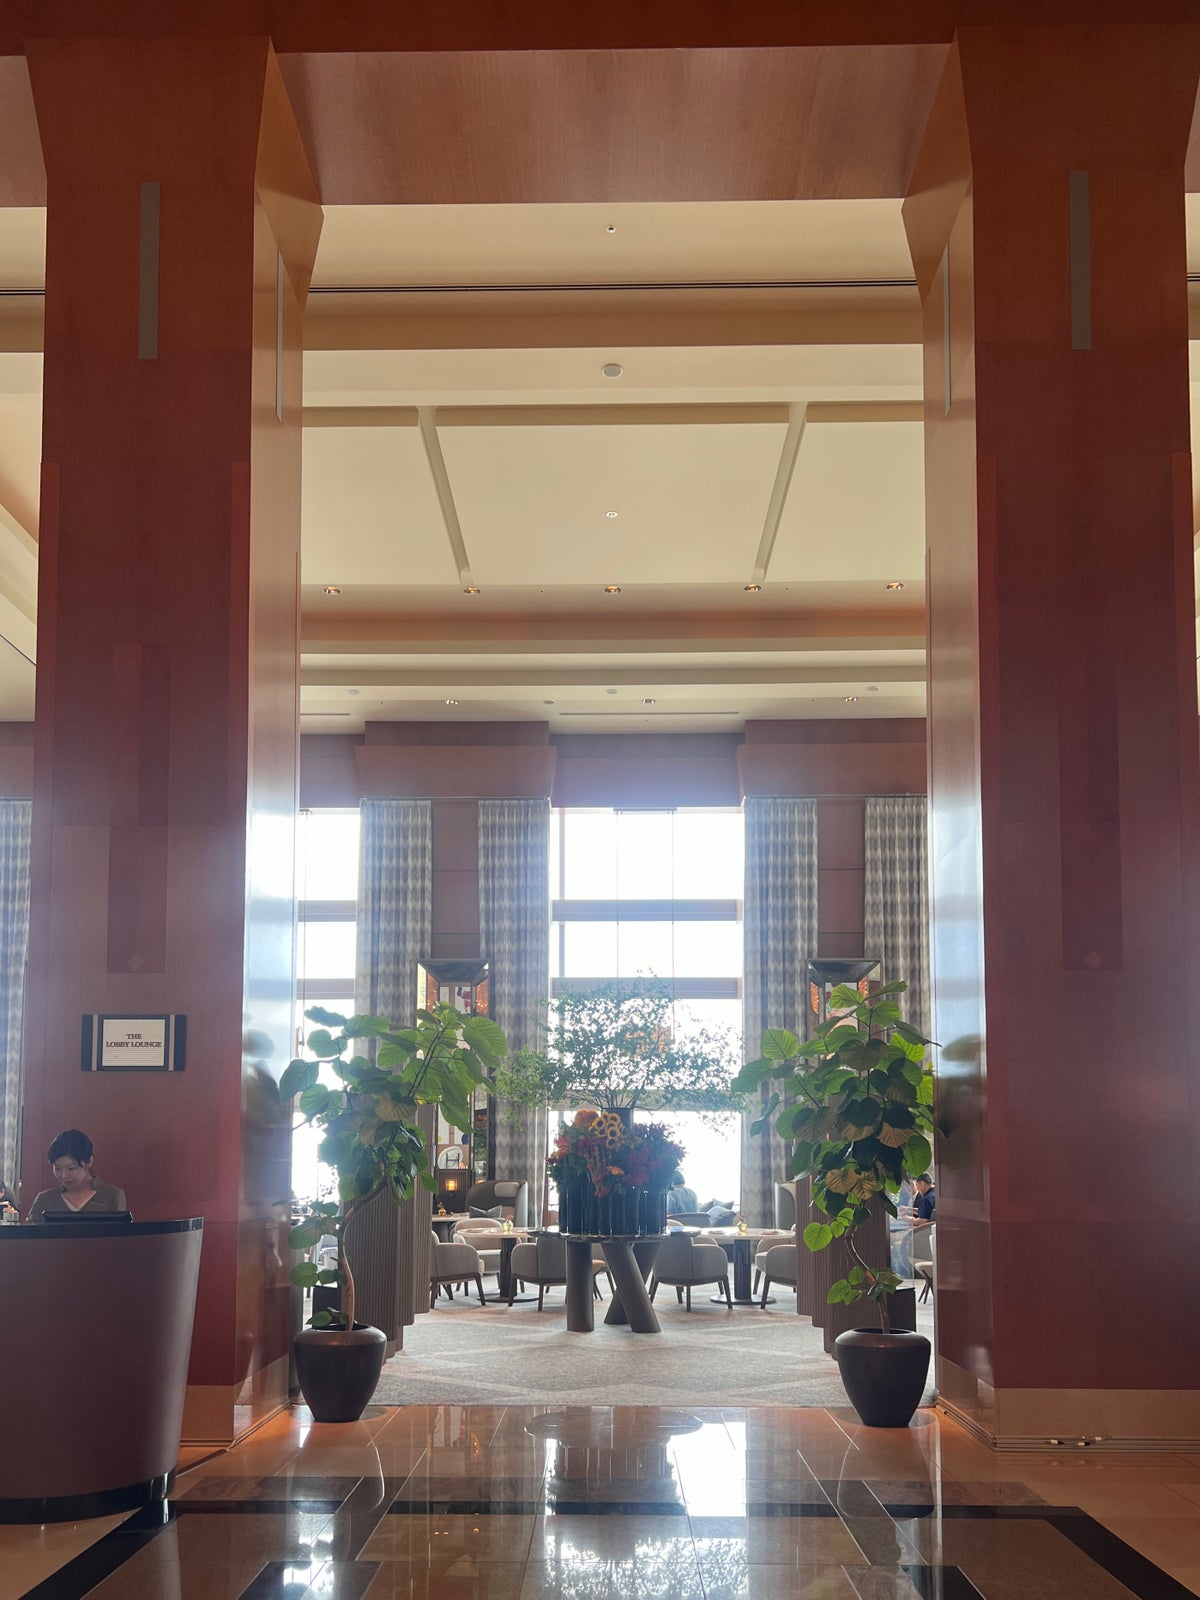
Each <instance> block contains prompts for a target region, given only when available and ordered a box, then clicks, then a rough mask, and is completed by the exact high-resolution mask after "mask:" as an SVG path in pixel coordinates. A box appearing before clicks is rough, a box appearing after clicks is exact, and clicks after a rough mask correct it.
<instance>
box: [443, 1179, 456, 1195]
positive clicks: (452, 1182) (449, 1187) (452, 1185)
mask: <svg viewBox="0 0 1200 1600" xmlns="http://www.w3.org/2000/svg"><path fill="white" fill-rule="evenodd" d="M444 1182H445V1186H446V1191H447V1193H449V1194H453V1193H454V1191H455V1190H456V1189H457V1188H458V1182H459V1180H458V1179H457V1178H446V1179H445V1180H444Z"/></svg>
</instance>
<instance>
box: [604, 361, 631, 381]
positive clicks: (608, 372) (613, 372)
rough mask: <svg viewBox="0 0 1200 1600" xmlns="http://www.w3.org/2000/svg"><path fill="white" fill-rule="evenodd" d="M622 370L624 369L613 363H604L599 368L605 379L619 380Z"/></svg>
mask: <svg viewBox="0 0 1200 1600" xmlns="http://www.w3.org/2000/svg"><path fill="white" fill-rule="evenodd" d="M624 370H625V369H624V367H621V366H618V365H617V363H616V362H615V361H606V362H605V363H604V365H603V366H602V367H601V368H600V371H601V372H602V373H603V374H604V376H605V377H606V378H619V377H620V376H621V374H622V372H623V371H624Z"/></svg>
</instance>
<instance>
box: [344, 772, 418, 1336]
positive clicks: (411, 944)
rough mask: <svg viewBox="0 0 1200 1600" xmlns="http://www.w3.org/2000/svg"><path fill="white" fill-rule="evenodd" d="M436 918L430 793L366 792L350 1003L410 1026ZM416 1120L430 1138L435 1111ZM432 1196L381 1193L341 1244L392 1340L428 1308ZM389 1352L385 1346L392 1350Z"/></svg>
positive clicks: (369, 1307) (362, 1302) (368, 1318)
mask: <svg viewBox="0 0 1200 1600" xmlns="http://www.w3.org/2000/svg"><path fill="white" fill-rule="evenodd" d="M432 925H433V825H432V811H431V807H430V804H429V801H428V800H364V801H363V802H362V833H361V840H360V844H359V868H358V930H357V932H358V938H357V955H356V958H355V978H354V1005H355V1010H356V1011H358V1012H359V1013H360V1014H365V1015H367V1016H379V1017H386V1018H387V1019H388V1021H389V1022H397V1023H400V1024H401V1025H402V1026H409V1025H411V1023H412V1021H413V1020H414V1013H415V1012H416V1009H417V962H418V961H420V960H421V959H422V958H423V957H425V956H428V955H429V954H430V953H431V951H430V939H431V937H432ZM419 1120H420V1123H421V1126H422V1127H423V1128H424V1129H425V1132H426V1135H427V1136H428V1138H429V1141H430V1150H431V1151H432V1140H433V1131H434V1114H433V1111H432V1110H429V1111H428V1112H427V1113H422V1114H421V1117H420V1119H419ZM432 1214H433V1197H432V1196H431V1195H430V1194H429V1192H428V1191H427V1190H425V1189H423V1188H422V1187H421V1186H420V1185H419V1184H418V1186H417V1188H416V1189H415V1190H414V1193H413V1197H412V1199H411V1200H408V1201H406V1202H405V1204H404V1205H403V1206H402V1207H401V1208H400V1209H399V1210H397V1208H396V1206H395V1204H394V1202H393V1200H392V1197H391V1195H390V1194H388V1193H384V1194H381V1195H377V1196H376V1197H375V1199H374V1200H372V1201H371V1203H370V1205H368V1206H367V1207H366V1208H365V1209H364V1210H363V1211H362V1212H360V1213H359V1215H358V1216H356V1217H355V1218H354V1220H353V1221H352V1223H351V1224H350V1233H349V1237H348V1238H347V1241H346V1242H347V1247H348V1249H349V1250H350V1252H351V1256H352V1259H353V1260H354V1261H356V1262H358V1263H359V1269H358V1273H357V1277H358V1281H359V1311H358V1315H359V1317H360V1319H361V1320H362V1321H363V1322H365V1323H372V1324H374V1326H375V1327H377V1328H382V1329H383V1331H384V1333H385V1334H386V1335H387V1337H388V1340H389V1344H390V1345H391V1346H393V1347H394V1346H395V1345H396V1344H398V1343H401V1342H402V1332H403V1329H404V1328H405V1326H407V1325H408V1324H409V1323H411V1322H412V1321H413V1320H414V1318H415V1316H416V1313H417V1312H418V1311H425V1310H427V1309H428V1306H429V1233H430V1225H429V1219H430V1217H431V1215H432ZM390 1353H391V1352H390V1350H389V1354H390Z"/></svg>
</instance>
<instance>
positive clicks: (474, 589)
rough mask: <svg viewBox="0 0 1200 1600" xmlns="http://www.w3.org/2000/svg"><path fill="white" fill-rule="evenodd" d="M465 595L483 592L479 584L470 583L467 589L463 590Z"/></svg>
mask: <svg viewBox="0 0 1200 1600" xmlns="http://www.w3.org/2000/svg"><path fill="white" fill-rule="evenodd" d="M463 593H464V594H482V593H483V590H482V589H481V588H480V587H479V585H478V584H477V583H468V584H467V586H466V588H465V589H464V590H463Z"/></svg>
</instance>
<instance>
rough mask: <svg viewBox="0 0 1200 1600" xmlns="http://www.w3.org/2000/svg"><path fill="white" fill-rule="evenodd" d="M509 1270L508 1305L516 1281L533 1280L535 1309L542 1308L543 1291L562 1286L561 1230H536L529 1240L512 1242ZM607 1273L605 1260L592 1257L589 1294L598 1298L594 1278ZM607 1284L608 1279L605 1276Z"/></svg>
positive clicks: (563, 1245)
mask: <svg viewBox="0 0 1200 1600" xmlns="http://www.w3.org/2000/svg"><path fill="white" fill-rule="evenodd" d="M509 1270H510V1271H511V1273H512V1282H511V1284H510V1286H509V1291H508V1303H509V1305H510V1306H511V1305H512V1303H513V1301H514V1299H515V1298H516V1293H517V1284H518V1283H536V1284H537V1286H538V1303H537V1308H538V1310H539V1311H540V1310H541V1309H542V1304H543V1301H544V1300H545V1296H546V1290H547V1289H553V1288H557V1287H558V1285H559V1284H562V1285H564V1286H565V1285H566V1281H567V1244H566V1238H565V1236H564V1235H563V1234H561V1233H539V1234H538V1236H537V1238H536V1239H531V1240H529V1241H528V1243H525V1244H515V1245H513V1249H512V1257H511V1259H510V1261H509ZM607 1272H608V1263H607V1262H606V1261H605V1259H604V1257H603V1256H602V1255H594V1256H593V1257H592V1293H593V1294H594V1295H595V1296H596V1297H597V1299H599V1298H600V1290H599V1287H598V1286H597V1284H596V1278H597V1277H598V1276H599V1275H600V1274H601V1273H607ZM608 1281H609V1287H610V1288H611V1286H612V1279H611V1277H610V1278H609V1280H608Z"/></svg>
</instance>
